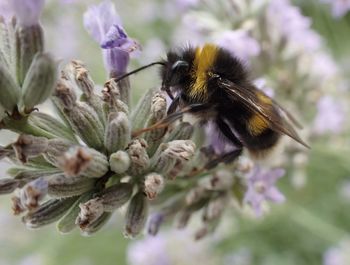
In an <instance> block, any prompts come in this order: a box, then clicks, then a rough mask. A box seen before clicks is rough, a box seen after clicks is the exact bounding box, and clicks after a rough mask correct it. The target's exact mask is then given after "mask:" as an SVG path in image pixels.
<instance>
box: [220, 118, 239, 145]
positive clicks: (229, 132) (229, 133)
mask: <svg viewBox="0 0 350 265" xmlns="http://www.w3.org/2000/svg"><path fill="white" fill-rule="evenodd" d="M216 125H217V126H218V128H219V130H220V132H221V133H222V134H223V135H224V136H225V137H226V138H227V139H228V140H230V141H231V142H232V144H233V145H235V146H236V147H240V148H242V147H243V145H242V142H241V141H240V140H239V139H238V138H237V136H236V135H234V133H233V132H232V130H231V128H230V126H228V125H227V123H226V122H225V121H224V120H223V119H221V118H218V119H217V120H216Z"/></svg>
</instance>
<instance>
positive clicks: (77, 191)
mask: <svg viewBox="0 0 350 265" xmlns="http://www.w3.org/2000/svg"><path fill="white" fill-rule="evenodd" d="M94 185H95V180H94V179H92V178H85V177H67V176H65V175H64V174H63V173H59V174H55V175H53V176H51V177H50V178H49V180H48V194H49V195H50V196H52V197H59V198H62V197H72V196H77V195H81V194H82V193H84V192H86V191H88V190H90V189H92V188H93V187H94Z"/></svg>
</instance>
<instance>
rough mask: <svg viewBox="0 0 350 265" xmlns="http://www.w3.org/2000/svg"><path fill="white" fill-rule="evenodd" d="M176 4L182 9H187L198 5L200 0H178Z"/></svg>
mask: <svg viewBox="0 0 350 265" xmlns="http://www.w3.org/2000/svg"><path fill="white" fill-rule="evenodd" d="M175 4H176V7H177V8H178V9H179V10H180V11H186V10H187V9H189V8H191V7H195V6H196V5H198V4H199V0H176V1H175Z"/></svg>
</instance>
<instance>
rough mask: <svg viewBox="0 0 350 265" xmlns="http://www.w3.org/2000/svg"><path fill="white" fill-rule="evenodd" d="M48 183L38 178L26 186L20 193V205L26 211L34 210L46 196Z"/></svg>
mask: <svg viewBox="0 0 350 265" xmlns="http://www.w3.org/2000/svg"><path fill="white" fill-rule="evenodd" d="M47 190H48V183H47V181H46V180H45V179H44V178H38V179H36V180H33V181H31V182H29V183H28V184H26V185H25V186H24V187H23V188H22V189H21V190H20V191H19V197H20V199H21V204H22V205H23V206H24V207H26V208H27V209H28V210H32V209H35V208H37V207H38V206H39V202H40V201H41V200H42V199H43V198H44V197H45V196H46V194H47Z"/></svg>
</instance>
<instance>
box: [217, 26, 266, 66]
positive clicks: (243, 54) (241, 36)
mask: <svg viewBox="0 0 350 265" xmlns="http://www.w3.org/2000/svg"><path fill="white" fill-rule="evenodd" d="M217 43H218V45H219V46H221V47H223V48H225V49H227V50H228V51H229V52H231V53H232V54H233V55H234V56H237V57H238V58H239V59H241V60H242V61H244V62H248V61H249V59H251V58H252V57H254V56H257V55H259V53H260V45H259V43H258V42H257V40H255V39H254V38H253V37H251V36H250V35H249V33H248V32H247V31H245V30H227V31H224V32H222V33H221V34H220V35H219V37H218V39H217Z"/></svg>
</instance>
